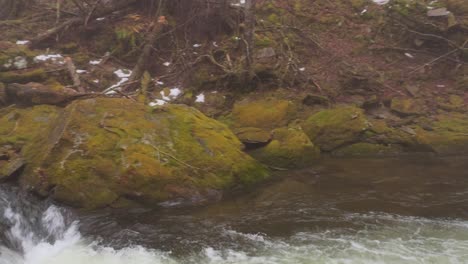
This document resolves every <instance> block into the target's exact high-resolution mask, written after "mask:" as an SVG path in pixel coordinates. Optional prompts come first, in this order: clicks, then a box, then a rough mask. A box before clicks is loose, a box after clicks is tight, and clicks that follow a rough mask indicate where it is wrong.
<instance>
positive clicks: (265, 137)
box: [233, 127, 272, 144]
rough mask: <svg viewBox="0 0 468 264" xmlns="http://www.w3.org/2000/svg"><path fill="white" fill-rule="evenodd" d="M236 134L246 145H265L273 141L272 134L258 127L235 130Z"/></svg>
mask: <svg viewBox="0 0 468 264" xmlns="http://www.w3.org/2000/svg"><path fill="white" fill-rule="evenodd" d="M233 131H234V134H236V136H237V138H238V139H239V140H240V141H241V142H242V143H244V144H264V143H268V142H270V140H271V136H272V135H271V132H270V131H266V130H263V129H261V128H256V127H243V128H238V129H234V130H233Z"/></svg>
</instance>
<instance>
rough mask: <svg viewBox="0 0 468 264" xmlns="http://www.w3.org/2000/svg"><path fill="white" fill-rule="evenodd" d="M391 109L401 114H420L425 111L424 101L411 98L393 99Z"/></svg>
mask: <svg viewBox="0 0 468 264" xmlns="http://www.w3.org/2000/svg"><path fill="white" fill-rule="evenodd" d="M390 109H391V110H392V111H393V112H395V113H397V114H399V115H401V116H410V115H420V114H423V113H424V105H423V103H422V102H420V101H417V100H413V99H410V98H406V99H405V98H395V99H393V100H392V102H391V105H390Z"/></svg>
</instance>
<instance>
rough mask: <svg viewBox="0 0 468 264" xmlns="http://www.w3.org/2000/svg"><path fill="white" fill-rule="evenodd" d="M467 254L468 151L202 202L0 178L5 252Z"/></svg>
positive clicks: (27, 257) (33, 258) (315, 173)
mask: <svg viewBox="0 0 468 264" xmlns="http://www.w3.org/2000/svg"><path fill="white" fill-rule="evenodd" d="M78 263H80V264H83V263H85V264H107V263H109V264H121V263H122V264H124V263H125V264H133V263H135V264H156V263H246V264H248V263H259V264H260V263H262V264H263V263H267V264H268V263H468V158H453V157H452V158H447V159H437V158H428V157H424V158H421V157H419V158H417V157H412V158H410V157H409V158H402V159H386V160H373V159H355V160H344V159H343V160H324V161H322V162H320V163H318V164H314V165H313V169H305V170H300V171H292V172H284V173H281V175H278V176H277V177H276V178H275V179H274V180H273V181H272V182H269V183H267V184H265V185H263V186H260V187H258V188H257V189H255V191H252V192H250V193H248V194H246V195H242V197H238V198H227V199H225V201H223V202H221V203H218V204H214V205H210V206H205V207H199V208H162V209H157V210H147V209H133V210H116V209H112V210H111V209H104V210H99V211H97V212H79V211H74V210H71V209H68V208H64V207H61V206H59V205H54V204H53V203H51V202H50V201H38V200H36V199H35V198H33V197H30V196H28V195H26V194H23V193H21V192H19V191H18V190H17V188H16V187H13V186H9V185H3V186H0V264H78Z"/></svg>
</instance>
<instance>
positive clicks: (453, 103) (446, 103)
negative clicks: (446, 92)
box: [436, 94, 467, 111]
mask: <svg viewBox="0 0 468 264" xmlns="http://www.w3.org/2000/svg"><path fill="white" fill-rule="evenodd" d="M436 101H437V103H438V106H439V107H440V108H441V109H443V110H446V111H464V110H465V109H467V108H466V105H465V99H463V98H462V97H460V96H458V95H453V94H452V95H450V96H449V98H448V99H447V100H445V98H441V97H438V98H436Z"/></svg>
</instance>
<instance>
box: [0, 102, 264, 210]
mask: <svg viewBox="0 0 468 264" xmlns="http://www.w3.org/2000/svg"><path fill="white" fill-rule="evenodd" d="M22 111H24V113H26V114H28V115H32V116H34V115H36V111H37V108H31V109H25V110H22ZM18 118H19V119H18V120H20V121H21V122H22V118H21V117H18ZM0 122H2V123H0V124H2V125H1V126H0V127H2V129H3V127H5V126H4V125H3V122H5V123H6V124H7V125H8V126H9V128H8V129H5V131H6V133H9V132H10V131H11V130H12V129H13V127H14V123H15V122H13V121H8V120H6V121H4V120H0ZM53 123H54V125H53V130H52V131H49V132H48V133H46V134H42V133H41V134H40V135H41V136H42V137H46V138H45V139H42V140H34V141H33V142H29V144H28V145H27V146H26V147H25V148H24V151H23V152H24V153H23V154H24V156H25V157H27V160H28V163H29V165H28V166H27V167H26V171H25V173H24V175H23V176H22V178H21V183H22V185H23V186H27V187H28V188H32V189H33V190H35V191H36V192H37V193H39V194H41V195H44V196H48V195H50V196H52V197H53V198H54V199H56V200H57V201H60V202H64V203H66V204H69V205H71V206H75V207H80V208H98V207H103V206H108V205H112V204H113V203H114V202H117V201H119V200H121V199H130V200H132V201H135V202H138V203H142V204H145V205H149V206H157V205H158V204H159V203H161V202H167V201H171V202H183V203H184V202H185V203H201V202H204V201H207V200H209V199H210V198H209V197H211V196H210V195H212V194H213V193H221V192H222V191H224V190H227V189H230V188H233V187H236V186H250V185H252V184H254V183H257V182H259V181H261V180H263V179H265V178H266V177H268V172H267V170H266V169H265V168H264V167H263V166H262V165H260V164H259V163H258V162H257V161H255V160H254V159H252V158H251V157H250V156H248V155H247V154H245V153H244V152H242V150H241V149H242V143H241V142H239V141H238V140H237V138H236V137H235V135H234V134H233V133H232V132H231V131H230V130H229V129H228V128H227V127H226V126H225V125H223V124H221V123H219V122H217V121H215V120H212V119H210V118H208V117H206V116H204V115H203V114H202V113H200V112H199V111H198V110H196V109H193V108H190V107H187V106H183V105H169V106H167V107H163V108H157V109H150V108H147V107H146V106H145V105H143V104H139V103H136V102H133V101H130V100H127V99H117V98H115V99H110V98H99V99H88V100H80V101H74V102H73V103H71V104H70V105H68V106H67V107H66V108H65V109H64V110H63V111H61V113H60V115H59V116H58V117H57V118H56V120H55V121H54V122H53ZM0 132H1V131H0Z"/></svg>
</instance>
